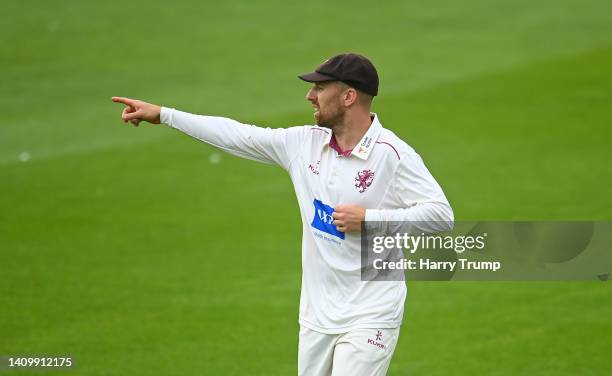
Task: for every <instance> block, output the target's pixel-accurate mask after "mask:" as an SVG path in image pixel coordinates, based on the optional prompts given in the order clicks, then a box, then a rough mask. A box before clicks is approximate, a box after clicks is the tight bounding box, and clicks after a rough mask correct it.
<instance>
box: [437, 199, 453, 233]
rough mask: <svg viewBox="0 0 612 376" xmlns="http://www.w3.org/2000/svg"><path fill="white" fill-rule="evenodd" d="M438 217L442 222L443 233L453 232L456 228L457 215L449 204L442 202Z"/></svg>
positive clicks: (439, 206)
mask: <svg viewBox="0 0 612 376" xmlns="http://www.w3.org/2000/svg"><path fill="white" fill-rule="evenodd" d="M438 216H439V218H440V222H442V227H443V228H444V229H443V230H442V231H451V230H452V229H453V228H454V227H455V213H453V208H451V206H450V204H449V203H448V202H441V203H440V204H439V205H438Z"/></svg>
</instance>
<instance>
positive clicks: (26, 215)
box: [0, 0, 612, 376]
mask: <svg viewBox="0 0 612 376" xmlns="http://www.w3.org/2000/svg"><path fill="white" fill-rule="evenodd" d="M346 51H354V52H359V53H362V54H365V55H367V56H369V57H370V58H371V59H372V60H373V62H374V63H375V64H376V65H377V67H378V70H379V74H380V76H381V86H380V93H381V94H380V96H379V97H378V98H377V99H376V100H375V103H374V110H375V111H376V112H377V113H378V114H379V116H380V119H381V121H382V123H383V124H384V125H385V126H386V127H387V128H389V129H391V130H393V131H394V132H396V133H398V134H399V135H400V136H401V137H402V138H404V139H405V140H406V141H407V142H408V143H409V144H410V145H412V146H413V147H414V148H415V149H416V150H417V151H418V152H419V153H420V154H421V155H422V157H423V158H424V160H425V162H426V163H427V165H428V167H429V168H430V170H431V171H432V173H433V175H434V176H435V177H436V178H437V180H438V181H439V183H440V184H441V185H442V187H443V188H444V190H445V192H446V194H447V196H448V198H449V200H450V202H451V204H452V206H453V208H454V209H455V215H456V219H458V220H467V219H469V220H483V219H497V220H511V219H523V220H537V219H546V220H561V219H562V220H571V219H586V220H611V219H612V195H610V192H609V189H610V186H612V167H611V164H610V161H611V157H612V149H611V147H610V146H611V140H612V129H611V120H610V119H612V3H611V2H609V1H605V0H583V1H570V0H561V1H537V0H536V1H533V0H530V1H524V0H504V1H493V2H492V1H484V0H466V1H461V2H457V1H428V2H403V1H386V2H382V3H379V4H375V3H373V2H366V1H351V2H348V1H342V2H327V1H310V2H304V3H288V2H283V1H259V2H246V1H243V2H238V1H224V2H202V1H190V2H185V1H175V2H161V1H139V0H136V1H131V2H118V1H108V2H88V1H66V0H58V1H53V2H43V1H29V0H25V1H19V2H8V3H5V4H3V6H2V14H1V15H0V80H1V84H0V113H1V114H2V121H1V122H0V193H1V195H0V355H2V354H4V355H18V354H55V355H71V356H73V357H74V359H75V362H76V368H75V370H73V373H74V374H78V375H129V374H134V375H162V374H163V375H185V374H203V375H287V374H295V373H296V364H297V336H298V324H297V315H298V302H299V287H300V273H301V269H300V240H301V239H300V238H301V223H300V217H299V213H298V206H297V203H296V200H295V197H294V193H293V190H292V186H291V183H290V181H289V179H288V177H287V176H286V174H285V173H284V172H283V171H282V170H281V169H280V168H277V167H272V166H266V165H261V164H257V163H255V162H251V161H246V160H240V159H238V158H235V157H231V156H228V155H226V154H220V153H219V152H217V151H215V150H214V149H212V148H211V147H209V146H207V145H205V144H203V143H199V142H197V141H195V140H193V139H190V138H189V137H187V136H184V135H181V134H179V133H177V132H176V131H173V130H170V129H167V128H166V127H164V126H149V125H145V126H141V127H139V128H133V127H131V126H127V125H125V124H123V123H122V122H121V121H120V112H121V106H119V105H116V104H113V103H111V101H110V97H111V96H113V95H121V96H130V97H135V98H140V99H144V100H147V101H151V102H154V103H160V104H164V105H166V106H169V107H176V108H179V109H182V110H186V111H191V112H196V113H204V114H212V115H223V116H228V117H232V118H235V119H237V120H240V121H243V122H248V123H252V124H258V125H266V126H272V127H280V126H291V125H302V124H310V123H311V122H312V110H311V108H310V105H309V104H308V103H307V102H306V101H305V99H304V96H305V94H306V91H307V89H308V85H307V84H306V83H304V82H301V81H300V80H298V79H297V78H296V75H297V74H299V73H303V72H306V71H310V70H311V69H313V68H314V67H315V66H317V65H318V64H319V63H320V62H321V61H323V60H324V59H325V58H327V57H329V56H330V55H333V54H336V53H339V52H346ZM408 288H409V295H408V299H407V303H406V313H405V318H404V325H403V326H402V335H401V337H400V342H399V345H398V347H397V350H396V352H395V356H394V359H393V362H392V365H391V368H390V371H389V375H449V374H450V375H555V376H558V375H609V374H612V363H610V360H609V355H610V353H611V352H612V344H611V341H610V333H612V320H611V319H610V317H612V305H611V304H610V303H611V298H612V293H611V292H610V286H609V284H608V283H601V282H599V283H598V282H582V283H570V282H559V283H530V282H522V283H517V282H514V283H510V282H506V283H498V282H496V283H493V282H488V283H486V282H479V283H476V282H474V283H467V282H465V283H456V282H455V283H445V282H419V283H411V284H409V286H408ZM24 373H25V372H24ZM10 374H18V372H11V373H10Z"/></svg>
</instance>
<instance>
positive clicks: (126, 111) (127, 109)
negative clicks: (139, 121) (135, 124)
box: [121, 106, 136, 123]
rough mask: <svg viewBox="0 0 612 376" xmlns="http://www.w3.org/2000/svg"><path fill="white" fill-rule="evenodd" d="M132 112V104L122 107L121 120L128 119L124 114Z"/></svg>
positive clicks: (133, 110) (133, 109)
mask: <svg viewBox="0 0 612 376" xmlns="http://www.w3.org/2000/svg"><path fill="white" fill-rule="evenodd" d="M132 112H136V109H135V108H134V107H132V106H127V107H125V108H124V109H123V111H122V112H121V120H123V122H124V123H127V122H128V119H126V116H127V115H128V114H130V113H132Z"/></svg>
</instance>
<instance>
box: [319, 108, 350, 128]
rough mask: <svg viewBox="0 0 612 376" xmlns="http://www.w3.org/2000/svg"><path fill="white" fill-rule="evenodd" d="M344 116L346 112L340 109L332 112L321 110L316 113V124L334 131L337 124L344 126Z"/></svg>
mask: <svg viewBox="0 0 612 376" xmlns="http://www.w3.org/2000/svg"><path fill="white" fill-rule="evenodd" d="M344 114H345V111H343V110H342V109H340V108H335V109H333V110H331V111H330V110H326V111H322V110H321V109H319V111H317V112H316V113H315V115H314V118H315V122H316V124H317V125H318V126H319V127H323V128H329V129H332V130H333V128H334V126H336V125H337V124H342V122H343V121H344Z"/></svg>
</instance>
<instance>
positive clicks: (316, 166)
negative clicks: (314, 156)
mask: <svg viewBox="0 0 612 376" xmlns="http://www.w3.org/2000/svg"><path fill="white" fill-rule="evenodd" d="M320 164H321V160H318V161H317V163H315V164H314V165H312V164H309V165H308V169H309V170H310V172H312V173H313V174H315V175H319V165H320Z"/></svg>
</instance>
